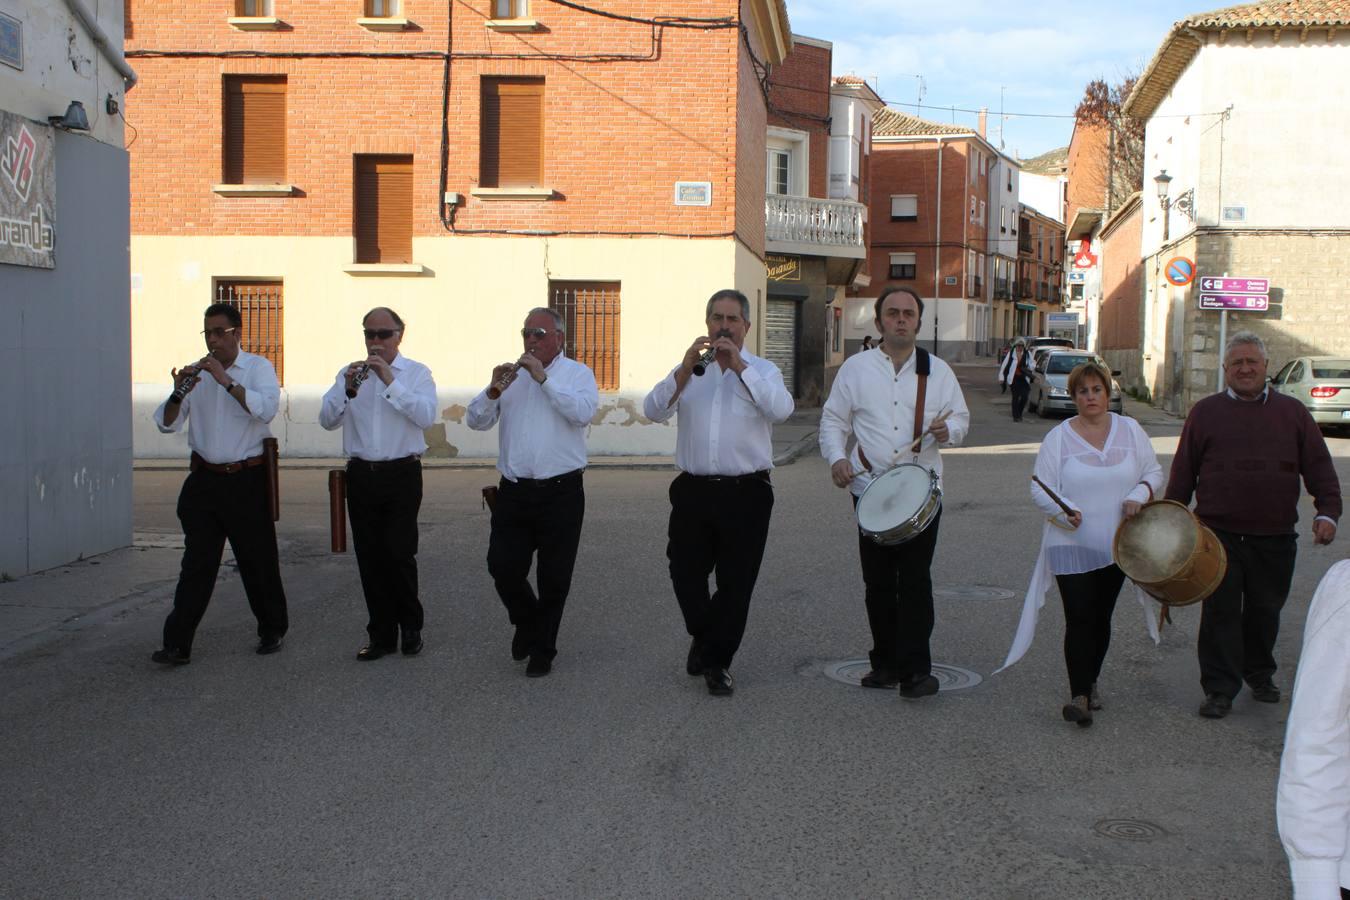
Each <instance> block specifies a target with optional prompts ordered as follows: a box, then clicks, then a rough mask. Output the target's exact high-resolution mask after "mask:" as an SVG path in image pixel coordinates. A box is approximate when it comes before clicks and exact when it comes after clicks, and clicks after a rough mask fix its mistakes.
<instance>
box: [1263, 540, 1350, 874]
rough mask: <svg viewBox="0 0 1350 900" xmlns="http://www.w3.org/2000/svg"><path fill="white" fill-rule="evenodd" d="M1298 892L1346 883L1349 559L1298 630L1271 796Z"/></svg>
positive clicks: (1328, 579)
mask: <svg viewBox="0 0 1350 900" xmlns="http://www.w3.org/2000/svg"><path fill="white" fill-rule="evenodd" d="M1275 812H1276V820H1277V822H1278V823H1279V828H1280V841H1281V843H1283V844H1284V852H1285V853H1286V854H1287V855H1288V856H1289V873H1290V876H1291V877H1292V879H1293V882H1294V898H1295V900H1340V896H1341V893H1340V888H1341V887H1342V886H1345V887H1350V560H1342V561H1340V562H1338V563H1336V565H1334V566H1332V567H1331V568H1330V569H1329V570H1328V571H1327V574H1326V575H1325V576H1324V577H1323V578H1322V583H1321V584H1319V585H1318V586H1317V593H1315V594H1314V595H1313V599H1312V603H1311V604H1310V605H1309V607H1308V621H1307V624H1306V625H1305V626H1304V631H1303V655H1302V656H1300V657H1299V660H1298V677H1297V678H1296V679H1295V681H1294V699H1293V701H1292V702H1291V704H1290V707H1289V726H1288V730H1287V731H1286V733H1285V737H1284V756H1283V757H1281V759H1280V783H1279V789H1278V792H1277V795H1276V801H1275Z"/></svg>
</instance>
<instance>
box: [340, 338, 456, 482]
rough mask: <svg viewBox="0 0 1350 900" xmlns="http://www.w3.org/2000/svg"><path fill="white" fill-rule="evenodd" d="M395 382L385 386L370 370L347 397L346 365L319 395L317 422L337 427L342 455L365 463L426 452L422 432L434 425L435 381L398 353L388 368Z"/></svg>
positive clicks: (428, 373)
mask: <svg viewBox="0 0 1350 900" xmlns="http://www.w3.org/2000/svg"><path fill="white" fill-rule="evenodd" d="M389 368H391V369H393V370H394V380H393V381H391V382H389V383H388V384H385V383H384V382H382V381H380V379H379V376H377V375H375V374H374V373H373V372H372V373H371V374H370V377H369V378H367V379H366V380H365V381H364V382H363V383H362V385H361V387H360V388H358V389H357V391H356V397H355V398H352V399H348V397H347V377H346V376H347V367H346V366H343V367H342V368H341V369H339V370H338V373H337V379H336V380H335V381H334V382H333V386H332V387H330V388H329V389H328V393H326V394H324V395H323V405H322V406H321V407H320V408H319V424H320V425H322V426H323V427H324V428H326V429H327V430H329V431H332V430H333V429H335V428H337V427H339V426H341V427H342V451H343V452H344V453H346V454H347V455H348V456H350V457H353V458H355V459H364V460H366V461H367V462H379V461H382V460H391V459H403V458H404V457H407V456H421V455H422V454H423V453H425V452H426V451H427V441H426V437H425V436H424V435H423V434H422V429H424V428H430V427H431V426H432V425H434V424H435V422H436V382H435V381H433V380H432V378H431V370H430V369H428V368H427V367H426V366H424V365H422V364H421V363H420V362H416V361H414V360H411V359H408V357H406V356H404V355H403V354H402V353H399V354H397V355H395V356H394V361H393V362H391V363H390V364H389Z"/></svg>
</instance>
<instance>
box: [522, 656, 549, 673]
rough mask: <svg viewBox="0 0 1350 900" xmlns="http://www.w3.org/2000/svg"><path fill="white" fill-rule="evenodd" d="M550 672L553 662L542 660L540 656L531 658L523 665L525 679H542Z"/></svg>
mask: <svg viewBox="0 0 1350 900" xmlns="http://www.w3.org/2000/svg"><path fill="white" fill-rule="evenodd" d="M552 671H553V661H552V660H549V659H544V658H543V657H542V656H531V657H530V661H529V662H528V663H527V664H526V665H525V677H526V678H543V677H544V676H545V675H547V674H548V673H549V672H552Z"/></svg>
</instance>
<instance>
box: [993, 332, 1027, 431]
mask: <svg viewBox="0 0 1350 900" xmlns="http://www.w3.org/2000/svg"><path fill="white" fill-rule="evenodd" d="M999 383H1000V384H1003V385H1005V386H1007V387H1010V388H1012V418H1013V421H1014V422H1020V421H1022V410H1023V409H1025V408H1026V405H1027V397H1028V396H1030V394H1031V353H1030V352H1029V351H1028V350H1027V345H1026V342H1025V341H1022V340H1021V339H1019V340H1018V341H1017V343H1015V344H1013V348H1012V352H1011V353H1009V354H1008V357H1007V359H1005V360H1004V361H1003V367H1002V368H1001V369H999Z"/></svg>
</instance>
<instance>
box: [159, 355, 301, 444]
mask: <svg viewBox="0 0 1350 900" xmlns="http://www.w3.org/2000/svg"><path fill="white" fill-rule="evenodd" d="M225 374H226V375H228V376H229V377H230V378H231V379H233V380H234V381H235V382H236V383H238V384H239V385H240V386H241V387H243V389H244V402H245V403H247V404H248V409H247V410H245V409H244V408H243V407H242V406H240V405H239V401H238V400H235V399H234V398H233V397H231V396H230V395H229V392H227V391H226V390H225V388H224V387H223V386H221V384H220V383H219V382H217V381H216V380H215V379H214V378H212V377H211V375H210V374H209V373H207V372H203V373H202V378H201V381H199V382H197V386H196V387H194V388H193V389H192V392H191V393H189V394H188V395H187V396H186V397H184V398H183V402H182V404H181V405H180V407H179V410H178V418H176V419H174V420H173V424H172V425H167V426H166V425H165V424H164V412H165V410H166V409H167V408H168V405H169V401H168V400H167V399H166V400H165V401H164V402H163V403H161V404H160V405H159V407H158V408H157V409H156V410H155V412H154V414H153V418H154V420H155V425H156V426H157V427H158V428H159V430H160V431H161V432H163V433H164V434H172V433H174V432H176V431H178V430H179V429H181V428H182V427H183V423H184V422H187V421H188V419H189V418H191V420H192V421H191V423H190V424H189V425H188V446H189V447H191V448H192V449H193V451H194V452H195V453H196V454H197V455H198V456H200V457H201V458H202V459H204V460H206V461H207V462H209V463H213V464H215V465H225V464H227V463H232V462H239V461H240V460H241V459H248V458H250V457H253V456H257V455H259V454H260V453H262V446H263V445H262V442H263V439H264V438H269V437H271V436H272V431H271V429H269V428H268V427H267V423H268V422H270V421H272V419H273V417H275V416H276V414H277V404H278V403H279V402H280V401H281V385H280V384H279V383H278V382H277V370H276V369H274V368H272V364H271V363H270V362H268V361H267V360H266V359H264V358H263V357H261V356H255V355H253V354H252V353H245V352H244V351H243V350H240V351H239V355H238V356H236V357H235V358H234V362H232V363H230V365H229V367H228V368H227V369H226V370H225Z"/></svg>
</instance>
